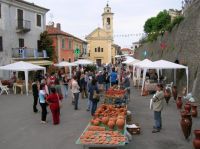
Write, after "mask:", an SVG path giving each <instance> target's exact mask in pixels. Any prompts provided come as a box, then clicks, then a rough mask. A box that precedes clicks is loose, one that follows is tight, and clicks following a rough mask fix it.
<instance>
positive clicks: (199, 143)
mask: <svg viewBox="0 0 200 149" xmlns="http://www.w3.org/2000/svg"><path fill="white" fill-rule="evenodd" d="M194 134H195V137H196V138H195V139H194V140H193V146H194V148H195V149H200V130H194Z"/></svg>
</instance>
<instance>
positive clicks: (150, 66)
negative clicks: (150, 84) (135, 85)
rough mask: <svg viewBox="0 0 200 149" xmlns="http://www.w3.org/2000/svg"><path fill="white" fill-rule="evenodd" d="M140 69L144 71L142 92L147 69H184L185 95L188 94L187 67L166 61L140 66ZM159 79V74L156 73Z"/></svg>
mask: <svg viewBox="0 0 200 149" xmlns="http://www.w3.org/2000/svg"><path fill="white" fill-rule="evenodd" d="M140 67H141V68H142V69H143V70H144V71H143V81H142V91H143V89H144V82H145V76H146V72H147V69H156V70H157V71H159V70H162V69H175V70H176V69H185V70H186V77H187V93H188V67H187V66H184V65H180V64H176V63H173V62H170V61H166V60H158V61H155V62H152V63H146V64H143V65H140ZM158 77H159V73H158Z"/></svg>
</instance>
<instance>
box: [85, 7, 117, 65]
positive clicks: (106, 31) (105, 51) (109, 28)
mask: <svg viewBox="0 0 200 149" xmlns="http://www.w3.org/2000/svg"><path fill="white" fill-rule="evenodd" d="M113 15H114V13H112V12H111V7H109V5H108V4H107V5H106V7H105V8H104V12H103V14H102V23H103V28H100V27H98V28H96V29H95V30H94V31H93V32H91V33H90V34H89V35H88V36H87V37H86V40H87V42H88V52H89V54H88V58H89V59H90V60H92V61H94V62H95V63H96V64H97V65H101V64H108V63H114V62H115V55H117V53H118V52H117V51H118V49H119V48H120V47H119V46H118V45H116V44H114V43H113Z"/></svg>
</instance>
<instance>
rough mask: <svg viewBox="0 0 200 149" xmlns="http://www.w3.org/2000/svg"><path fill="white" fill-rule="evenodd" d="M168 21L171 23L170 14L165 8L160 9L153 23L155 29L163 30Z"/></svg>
mask: <svg viewBox="0 0 200 149" xmlns="http://www.w3.org/2000/svg"><path fill="white" fill-rule="evenodd" d="M170 23H171V16H170V15H169V13H168V12H167V11H166V10H164V11H161V12H160V13H159V14H158V15H157V17H156V23H155V28H156V31H161V30H164V29H165V28H166V26H167V25H168V24H170Z"/></svg>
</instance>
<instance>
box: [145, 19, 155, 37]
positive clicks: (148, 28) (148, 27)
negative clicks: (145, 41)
mask: <svg viewBox="0 0 200 149" xmlns="http://www.w3.org/2000/svg"><path fill="white" fill-rule="evenodd" d="M155 26H156V17H152V18H150V19H148V20H147V21H146V22H145V24H144V31H145V32H146V33H150V32H153V31H155Z"/></svg>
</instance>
